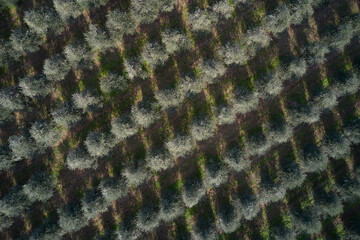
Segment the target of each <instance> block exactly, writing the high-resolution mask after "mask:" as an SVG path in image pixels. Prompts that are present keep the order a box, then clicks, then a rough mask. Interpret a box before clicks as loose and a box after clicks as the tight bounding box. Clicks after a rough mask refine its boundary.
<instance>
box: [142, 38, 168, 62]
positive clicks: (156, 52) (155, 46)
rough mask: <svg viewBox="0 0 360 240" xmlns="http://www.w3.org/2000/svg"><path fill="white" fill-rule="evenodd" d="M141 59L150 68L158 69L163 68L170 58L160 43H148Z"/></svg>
mask: <svg viewBox="0 0 360 240" xmlns="http://www.w3.org/2000/svg"><path fill="white" fill-rule="evenodd" d="M141 58H142V60H143V61H145V62H146V63H147V64H148V65H149V67H150V68H157V67H160V66H162V65H163V64H164V63H165V62H166V61H167V60H168V58H169V55H168V54H167V52H166V51H165V48H164V47H163V46H162V45H160V44H159V43H157V42H155V43H150V42H148V43H146V44H145V48H144V49H143V51H142V53H141Z"/></svg>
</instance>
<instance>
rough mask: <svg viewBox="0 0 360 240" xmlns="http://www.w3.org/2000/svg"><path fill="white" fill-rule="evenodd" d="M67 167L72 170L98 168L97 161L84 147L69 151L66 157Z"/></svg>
mask: <svg viewBox="0 0 360 240" xmlns="http://www.w3.org/2000/svg"><path fill="white" fill-rule="evenodd" d="M66 165H67V166H68V168H69V169H71V170H76V169H80V170H82V169H89V168H92V169H96V168H97V167H98V163H97V159H96V158H94V157H92V156H91V155H90V154H89V153H88V152H87V151H86V149H85V148H84V147H82V146H80V147H76V148H74V149H71V150H70V151H69V153H68V155H67V157H66Z"/></svg>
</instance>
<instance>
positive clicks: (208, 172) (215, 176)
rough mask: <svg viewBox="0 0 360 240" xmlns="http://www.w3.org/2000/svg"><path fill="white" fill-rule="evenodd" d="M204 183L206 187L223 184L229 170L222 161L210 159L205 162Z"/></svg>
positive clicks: (210, 187)
mask: <svg viewBox="0 0 360 240" xmlns="http://www.w3.org/2000/svg"><path fill="white" fill-rule="evenodd" d="M204 173H205V174H204V184H205V186H206V187H207V188H208V189H212V188H216V187H219V186H220V185H222V184H224V183H225V182H226V181H227V180H228V177H229V171H228V170H227V169H226V167H225V166H224V164H223V163H222V162H218V161H216V160H214V159H210V160H209V161H208V162H207V163H206V164H205V171H204Z"/></svg>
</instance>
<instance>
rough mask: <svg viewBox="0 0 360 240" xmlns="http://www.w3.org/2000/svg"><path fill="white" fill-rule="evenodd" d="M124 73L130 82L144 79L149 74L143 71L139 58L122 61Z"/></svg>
mask: <svg viewBox="0 0 360 240" xmlns="http://www.w3.org/2000/svg"><path fill="white" fill-rule="evenodd" d="M124 67H125V71H126V73H127V77H128V78H129V79H131V80H134V79H145V78H147V77H148V76H149V73H148V72H147V71H145V70H144V68H143V65H142V63H141V59H140V58H139V57H131V58H128V59H125V61H124Z"/></svg>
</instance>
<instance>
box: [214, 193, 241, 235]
mask: <svg viewBox="0 0 360 240" xmlns="http://www.w3.org/2000/svg"><path fill="white" fill-rule="evenodd" d="M239 208H240V203H239V199H237V198H235V199H233V200H232V202H231V203H221V204H219V208H218V211H217V212H218V214H217V215H218V217H219V225H220V228H221V229H222V230H223V231H224V232H225V233H232V232H235V231H236V230H237V229H238V228H239V227H240V220H241V218H242V213H241V212H240V211H239Z"/></svg>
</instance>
